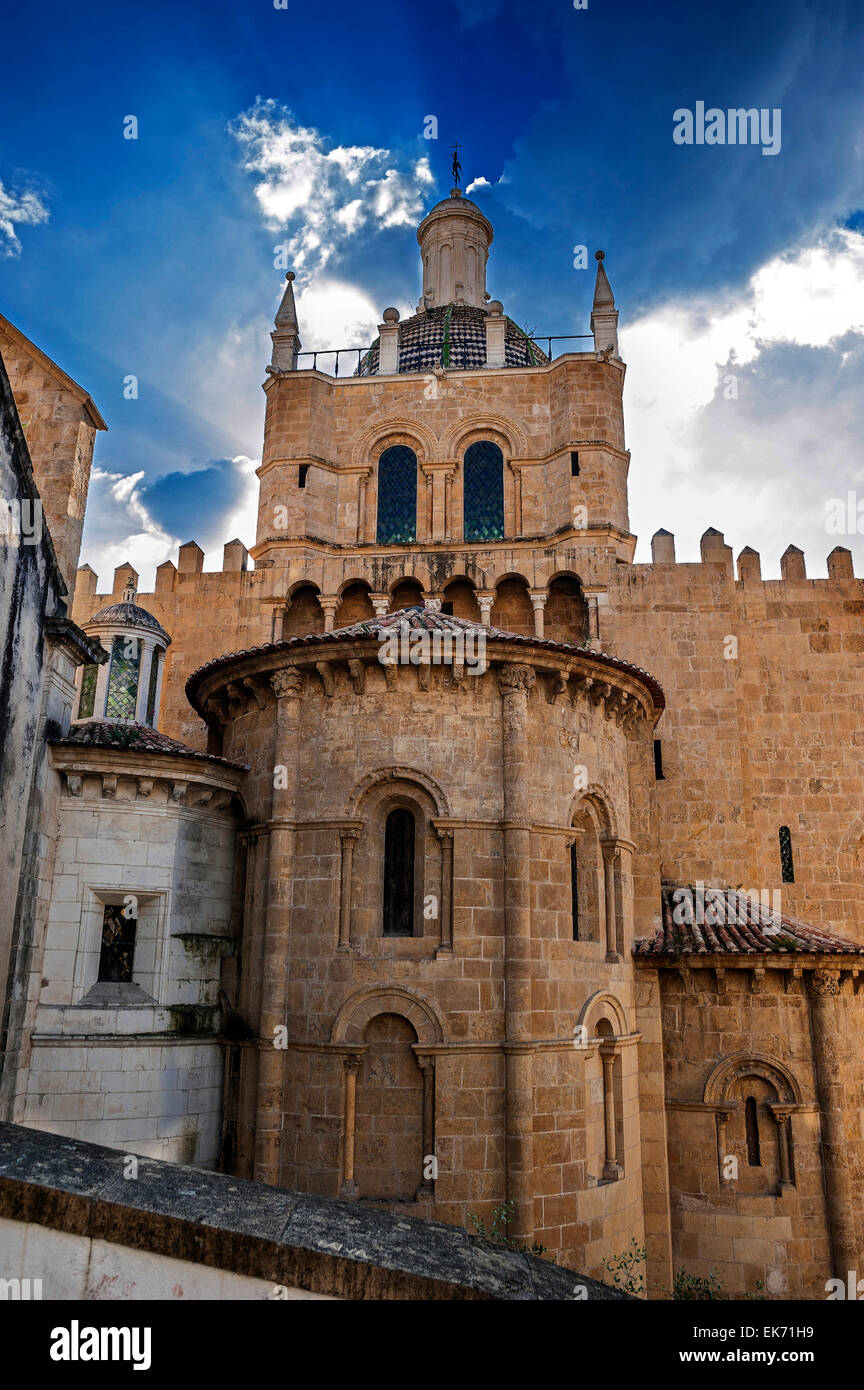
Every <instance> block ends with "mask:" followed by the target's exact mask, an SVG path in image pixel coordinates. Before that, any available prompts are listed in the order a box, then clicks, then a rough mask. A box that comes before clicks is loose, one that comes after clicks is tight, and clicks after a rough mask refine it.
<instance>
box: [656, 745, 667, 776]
mask: <svg viewBox="0 0 864 1390" xmlns="http://www.w3.org/2000/svg"><path fill="white" fill-rule="evenodd" d="M654 779H655V781H657V782H665V780H666V778H665V776H664V774H663V741H662V739H659V738H655V740H654Z"/></svg>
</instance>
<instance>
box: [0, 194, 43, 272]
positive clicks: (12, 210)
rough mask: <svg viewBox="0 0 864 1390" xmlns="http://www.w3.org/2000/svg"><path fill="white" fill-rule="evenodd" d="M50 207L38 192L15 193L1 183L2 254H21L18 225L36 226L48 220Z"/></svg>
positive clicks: (0, 234) (0, 240)
mask: <svg viewBox="0 0 864 1390" xmlns="http://www.w3.org/2000/svg"><path fill="white" fill-rule="evenodd" d="M48 217H49V213H48V209H47V207H46V206H45V204H44V202H43V201H42V199H41V198H40V197H39V195H38V193H13V192H12V191H11V190H9V191H7V190H6V189H5V188H4V186H3V184H2V183H0V256H3V257H9V256H20V255H21V242H20V241H19V240H18V235H17V232H16V226H18V225H20V226H22V227H36V226H38V225H39V223H40V222H47V221H48Z"/></svg>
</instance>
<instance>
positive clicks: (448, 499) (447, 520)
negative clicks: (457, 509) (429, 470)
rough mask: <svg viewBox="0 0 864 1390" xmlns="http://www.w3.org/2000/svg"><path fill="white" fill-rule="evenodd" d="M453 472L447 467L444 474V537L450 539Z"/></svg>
mask: <svg viewBox="0 0 864 1390" xmlns="http://www.w3.org/2000/svg"><path fill="white" fill-rule="evenodd" d="M453 472H454V470H453V469H452V468H448V470H447V472H446V473H445V474H444V539H445V541H449V540H452V538H453V531H454V529H455V528H454V521H453Z"/></svg>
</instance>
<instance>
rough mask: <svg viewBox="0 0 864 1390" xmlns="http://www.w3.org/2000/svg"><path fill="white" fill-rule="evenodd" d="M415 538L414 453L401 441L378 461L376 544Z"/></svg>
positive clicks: (415, 491) (415, 467)
mask: <svg viewBox="0 0 864 1390" xmlns="http://www.w3.org/2000/svg"><path fill="white" fill-rule="evenodd" d="M416 539H417V455H416V454H415V452H414V450H413V449H409V448H408V447H407V445H405V444H394V445H393V446H392V448H390V449H385V450H384V452H383V454H382V455H381V457H380V459H379V460H378V543H379V545H404V544H405V543H406V542H407V541H413V540H416Z"/></svg>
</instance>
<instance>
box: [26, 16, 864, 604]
mask: <svg viewBox="0 0 864 1390" xmlns="http://www.w3.org/2000/svg"><path fill="white" fill-rule="evenodd" d="M4 34H5V38H6V40H7V45H6V46H7V52H9V53H11V55H12V56H13V59H14V61H12V62H10V63H7V65H6V68H5V70H4V82H3V85H2V90H0V309H2V311H3V312H4V313H5V314H6V315H7V316H8V317H9V318H11V319H12V321H13V322H14V323H16V324H17V325H18V326H19V327H20V328H21V329H22V330H23V331H24V332H25V333H27V334H28V335H29V336H30V337H32V338H33V339H34V340H35V341H36V342H37V343H38V344H39V345H40V346H41V347H43V348H44V349H45V350H46V351H47V352H48V353H49V354H50V355H51V356H53V357H54V358H55V359H56V360H57V361H58V362H60V364H61V365H62V366H63V367H64V368H65V369H66V370H67V371H69V372H70V374H71V375H73V376H74V377H75V378H76V379H77V380H79V381H80V382H81V383H82V384H83V385H85V386H86V387H87V388H88V389H89V390H90V391H91V393H92V394H93V396H94V398H95V400H96V402H97V404H98V405H99V407H100V409H101V410H102V412H103V414H104V415H105V418H106V420H107V422H108V424H109V426H110V430H109V433H108V434H107V435H102V436H100V437H99V440H98V445H97V454H96V472H95V474H94V479H93V483H92V488H91V499H90V505H89V508H88V520H87V527H86V530H85V538H84V550H83V553H82V562H83V561H84V560H87V561H89V562H90V563H91V564H92V565H93V567H94V568H95V569H96V570H97V571H98V572H99V573H100V578H101V581H102V582H101V584H100V589H102V590H105V589H107V588H108V587H110V571H111V569H112V568H113V566H114V565H115V564H118V563H120V561H121V560H123V559H125V558H127V557H128V558H130V559H132V561H133V563H135V564H137V566H138V567H139V569H140V570H141V577H142V587H143V588H148V587H150V583H151V580H152V570H153V566H154V565H155V564H157V563H160V562H161V561H162V560H163V559H165V558H172V557H173V555H174V552H175V550H176V546H177V544H179V543H182V542H183V541H185V540H188V539H190V538H193V537H194V538H195V539H196V540H198V542H199V544H201V545H202V546H203V547H204V548H205V551H206V552H207V561H206V564H207V567H208V568H210V567H217V566H218V565H219V563H220V560H221V546H222V543H223V542H224V541H226V540H229V539H231V537H232V536H233V535H234V534H240V535H241V538H242V539H243V540H245V541H246V543H247V544H251V543H252V541H253V540H254V534H253V532H254V482H255V480H254V473H253V469H254V465H255V461H256V460H257V458H258V455H259V452H260V446H261V432H262V423H263V402H264V398H263V394H262V392H261V389H260V386H261V382H262V380H263V378H264V367H265V365H266V362H267V361H268V360H269V339H268V333H269V329H270V327H271V325H272V317H273V314H274V312H275V308H276V305H277V304H278V298H279V294H280V284H281V280H282V272H281V271H279V270H277V269H275V268H274V247H275V246H276V245H283V244H284V245H287V246H288V247H289V248H290V257H291V261H292V263H293V265H294V267H295V269H296V272H297V282H296V289H297V291H298V304H299V308H300V315H301V330H302V333H303V338H304V346H307V347H308V346H317V345H321V346H326V345H335V346H341V345H343V344H347V343H364V342H368V341H370V340H371V338H372V337H373V336H374V327H375V324H376V323H377V322H378V321H379V316H380V311H381V309H382V308H383V307H384V306H385V305H387V304H390V303H394V304H396V305H398V306H399V307H400V308H401V309H402V310H403V312H407V311H408V310H409V307H410V306H411V305H412V304H414V303H416V300H417V297H418V291H419V283H418V281H419V266H418V257H417V247H416V242H415V239H414V232H413V229H414V227H415V226H416V223H417V222H418V221H419V219H420V216H422V213H423V212H424V211H425V209H426V208H428V207H429V206H431V205H432V203H433V202H435V201H436V200H437V199H438V198H439V197H441V196H443V195H445V194H446V192H447V191H448V189H449V186H450V179H449V166H448V147H449V145H450V144H451V143H452V141H453V140H454V139H456V138H458V140H459V141H460V144H461V146H462V158H463V165H464V172H465V178H466V181H468V182H470V181H477V180H482V182H480V183H476V184H475V187H474V189H473V190H472V193H471V196H472V197H474V198H475V199H476V201H477V202H478V203H479V204H480V206H481V207H482V208H483V210H484V211H485V212H486V213H487V215H488V216H489V217H490V218H491V220H492V222H493V224H494V227H495V242H494V245H493V249H492V257H491V261H490V269H489V288H490V290H491V292H492V293H493V295H495V296H496V297H500V298H501V299H502V300H503V301H504V304H505V308H506V310H507V311H508V312H509V313H510V314H511V315H512V316H513V317H514V318H516V319H517V321H519V322H520V323H522V324H523V325H525V326H526V327H528V328H529V329H531V330H534V331H537V332H542V333H550V332H551V333H562V334H563V333H579V332H585V331H587V317H588V312H589V309H590V298H591V279H592V274H591V271H590V270H589V271H588V272H585V271H577V270H574V268H573V264H572V262H573V247H574V246H575V245H582V244H584V245H587V246H588V247H589V248H590V250H591V251H593V249H594V248H595V247H596V246H603V247H604V248H605V250H606V253H607V268H608V270H609V274H610V278H611V281H612V285H613V288H614V290H615V293H616V297H617V299H618V304H619V308H620V311H621V330H622V331H621V341H622V352H623V355H624V357H625V359H626V360H627V361H628V383H627V405H628V416H627V423H628V443H629V445H630V447H631V449H632V451H633V463H632V467H631V525H632V528H633V529H634V530H635V531H636V532H637V533H638V535H639V537H640V546H639V550H638V552H637V555H638V557H639V558H646V557H647V554H648V549H647V543H648V540H649V538H650V535H651V533H652V532H653V531H654V530H655V529H656V528H657V527H658V526H660V525H665V526H667V527H668V528H669V529H671V530H675V531H676V534H677V536H678V553H679V558H684V559H692V558H695V557H696V556H697V555H698V540H699V536H700V535H701V533H702V531H703V530H704V529H705V528H706V526H708V525H715V526H717V527H718V528H719V529H721V530H724V531H725V532H726V535H727V540H729V541H730V543H731V544H732V545H733V546H734V547H735V549H736V552H737V550H738V549H740V548H741V546H743V545H745V544H752V545H754V546H755V547H756V548H757V549H760V550H761V551H762V553H763V572H764V573H766V574H776V573H777V572H778V561H779V555H780V553H781V551H782V550H783V549H784V548H785V546H786V545H787V544H788V543H789V542H790V541H791V542H795V543H796V544H799V545H801V546H802V547H803V548H804V549H805V552H806V553H807V558H808V567H809V572H810V573H811V574H813V575H820V574H824V573H825V568H824V557H825V555H826V554H827V552H828V551H829V550H830V549H831V548H832V546H833V545H835V544H837V543H838V542H839V543H841V544H846V545H849V546H850V547H851V548H852V549H853V551H854V552H855V554H856V560H857V564H858V569H859V572H864V546H862V545H861V537H859V536H857V535H854V536H848V535H847V536H842V535H841V536H835V535H830V536H828V535H826V532H825V523H824V514H825V504H826V502H827V501H828V500H829V499H830V498H832V497H835V496H844V497H845V496H846V493H847V491H848V490H856V489H857V490H858V493H859V494H860V497H861V499H862V500H864V461H862V453H861V443H860V441H861V437H862V428H861V426H862V424H864V420H862V414H864V406H862V399H864V391H862V362H864V216H862V209H864V92H862V83H861V71H862V58H864V7H862V6H861V5H860V3H858V2H857V0H849V3H846V0H819V2H818V3H805V0H760V3H759V4H758V5H753V4H752V0H751V3H743V0H730V3H727V4H725V5H723V6H704V5H689V6H688V5H683V6H682V5H681V4H678V3H675V4H673V3H671V2H670V0H657V3H655V4H646V3H645V0H588V8H587V9H582V10H576V9H575V8H574V6H573V4H572V3H570V2H569V0H568V2H567V3H565V0H539V3H538V2H537V0H534V3H531V4H523V5H517V4H514V3H512V0H500V3H499V0H462V3H446V2H445V3H439V4H436V5H416V4H409V3H407V2H406V3H399V4H397V3H392V0H388V2H386V3H382V4H378V5H376V6H374V7H369V6H365V7H361V6H355V5H346V4H343V3H341V2H340V0H335V3H331V4H329V5H327V6H324V5H321V6H312V5H297V4H296V3H295V0H289V7H288V8H287V9H285V10H280V9H276V8H275V7H274V5H273V4H272V2H271V3H265V0H243V2H242V3H240V2H239V0H237V2H236V3H235V0H229V3H227V4H220V5H218V6H213V5H204V4H199V3H193V0H180V3H179V4H172V5H169V4H163V3H149V4H147V5H144V6H117V5H116V4H110V5H109V4H104V5H103V4H84V5H81V6H68V5H60V4H54V3H48V4H45V5H42V6H40V7H38V8H31V9H29V10H25V9H24V7H19V8H18V10H17V12H16V13H15V14H14V15H12V14H11V13H10V14H7V16H6V18H5V20H4ZM28 55H38V71H37V67H36V66H35V65H34V61H31V60H30V59H29V58H28ZM697 101H704V102H705V104H706V106H708V107H717V108H721V109H725V108H728V107H738V106H744V107H757V108H760V109H762V108H765V109H768V110H773V109H775V108H779V109H780V110H781V112H782V145H781V149H780V152H779V153H778V154H777V155H776V156H764V155H763V154H762V152H761V149H760V148H759V147H754V146H737V147H736V146H731V145H725V146H724V145H716V146H708V145H702V146H698V145H693V146H681V145H677V144H675V143H674V141H673V139H672V131H673V112H674V111H675V110H676V109H679V108H690V109H692V108H695V104H696V102H697ZM430 114H431V115H435V116H436V117H437V119H438V133H439V138H438V139H437V140H426V139H424V136H423V130H424V119H425V117H427V116H428V115H430ZM128 115H135V116H136V117H137V120H138V139H137V140H125V139H124V138H123V122H124V117H126V116H128ZM130 374H132V375H135V376H136V377H137V378H138V398H137V399H134V400H127V399H124V394H123V387H124V379H125V378H126V377H128V376H129V375H130ZM730 379H734V395H731V396H730V391H731V390H732V388H730V386H729V381H730ZM742 504H743V505H742ZM862 511H864V508H862ZM861 525H862V530H864V520H862V523H861Z"/></svg>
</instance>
